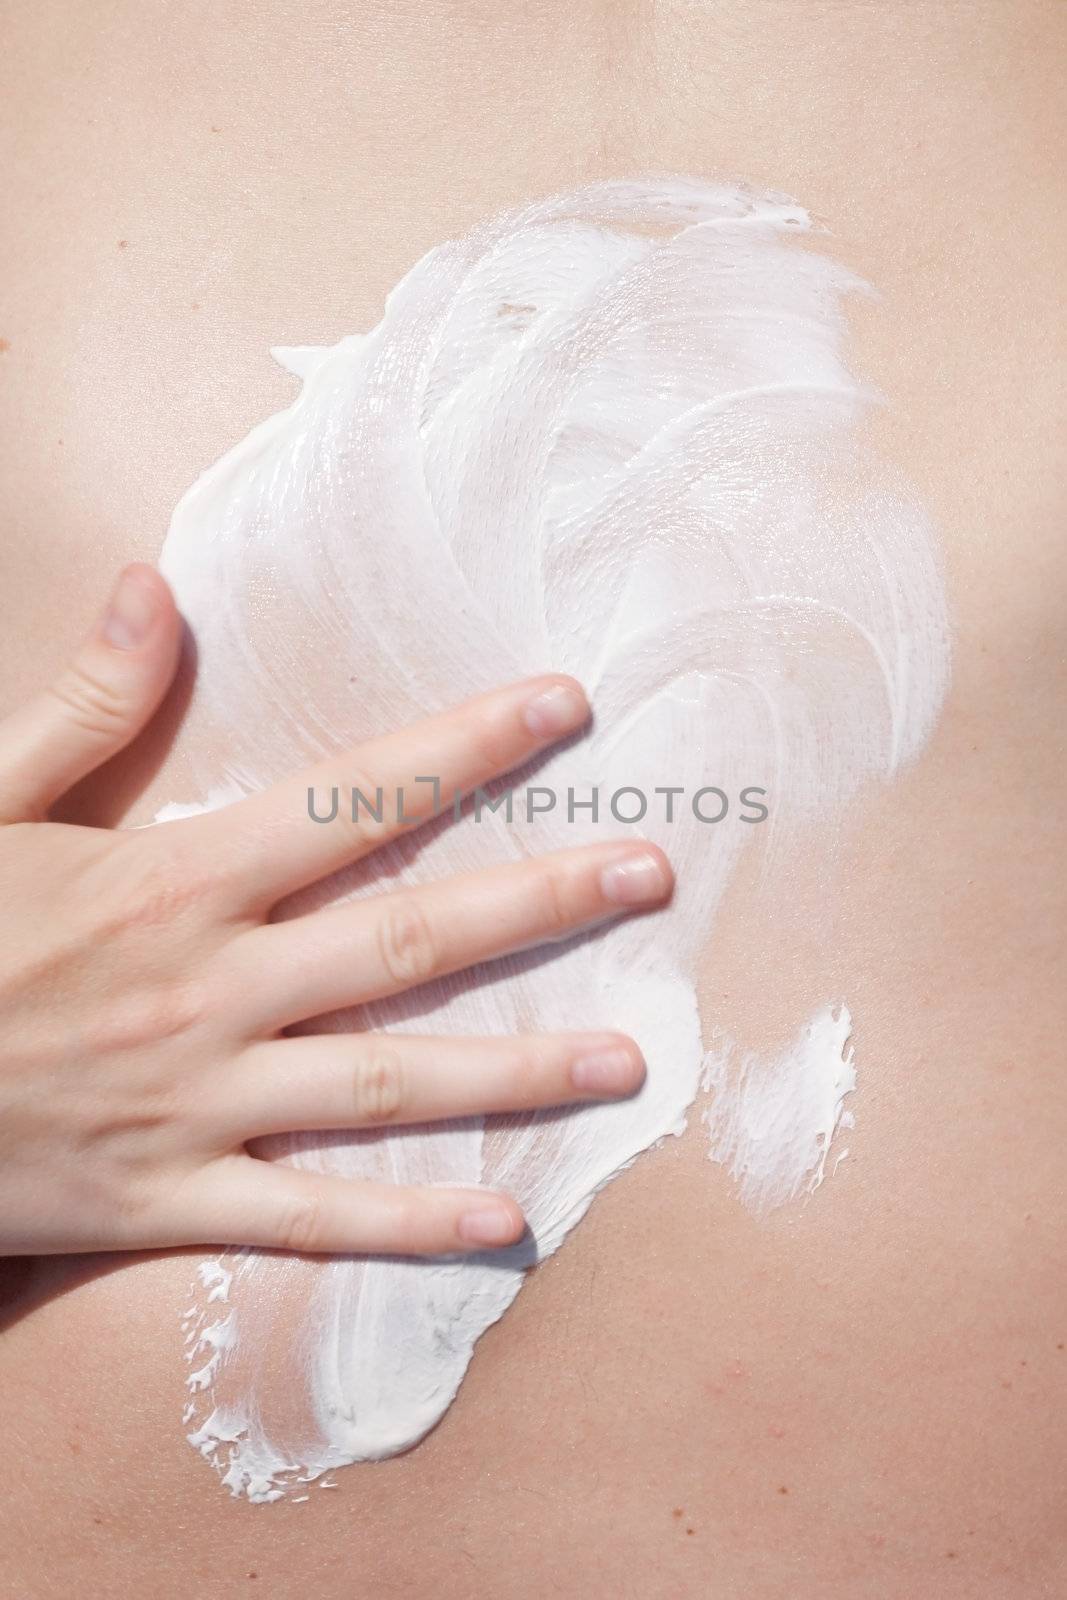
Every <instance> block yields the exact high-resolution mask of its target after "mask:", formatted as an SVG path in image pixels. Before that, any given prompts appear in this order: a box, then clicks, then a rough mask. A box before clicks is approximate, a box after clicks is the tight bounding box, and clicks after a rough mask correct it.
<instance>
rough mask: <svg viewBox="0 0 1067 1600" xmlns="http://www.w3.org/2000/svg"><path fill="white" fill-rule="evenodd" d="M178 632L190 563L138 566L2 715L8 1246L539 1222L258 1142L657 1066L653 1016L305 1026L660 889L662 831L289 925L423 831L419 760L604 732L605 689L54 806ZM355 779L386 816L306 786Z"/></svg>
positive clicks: (1, 1223)
mask: <svg viewBox="0 0 1067 1600" xmlns="http://www.w3.org/2000/svg"><path fill="white" fill-rule="evenodd" d="M179 638H180V619H179V617H178V613H177V611H176V609H175V606H174V601H173V599H172V597H171V594H170V590H169V589H168V587H167V585H166V583H165V582H164V580H163V579H162V578H161V577H160V576H159V574H158V573H156V572H155V571H154V570H153V569H152V568H151V567H147V566H141V565H137V566H133V567H130V568H127V569H126V571H125V572H124V573H123V575H122V578H121V579H120V583H119V586H118V588H117V590H116V593H115V596H114V598H113V601H112V606H111V609H110V611H109V612H108V614H107V616H106V617H105V619H104V620H103V621H102V622H101V623H100V624H99V626H98V627H97V628H96V630H95V631H94V632H93V634H92V635H91V637H90V638H89V639H88V641H87V642H86V643H85V644H84V645H83V647H82V649H81V651H80V653H79V654H78V655H77V657H76V659H75V660H74V662H73V663H72V665H71V666H70V667H68V668H67V670H66V671H65V673H64V674H63V675H62V677H61V678H60V680H59V682H58V683H57V684H55V685H54V686H53V687H52V688H50V689H48V690H46V691H44V692H43V693H42V694H41V695H39V696H38V697H37V698H36V699H35V700H34V701H32V702H31V703H30V704H28V705H26V706H24V707H23V708H21V709H19V710H18V711H16V712H15V713H14V714H13V715H11V716H10V717H8V718H7V719H6V720H5V721H3V722H0V1255H5V1254H7V1255H11V1254H43V1253H48V1252H57V1251H87V1250H135V1249H147V1248H156V1247H165V1246H177V1245H188V1244H231V1243H232V1244H251V1245H259V1246H264V1247H268V1246H273V1247H278V1248H282V1249H291V1250H300V1251H312V1252H314V1251H343V1252H349V1251H352V1252H388V1253H390V1254H420V1255H421V1254H433V1253H439V1252H448V1251H457V1250H470V1249H485V1248H487V1247H493V1246H501V1245H507V1244H511V1243H514V1242H515V1241H516V1240H517V1239H518V1238H519V1237H520V1236H521V1234H522V1231H523V1227H524V1222H523V1217H522V1213H521V1211H520V1210H519V1207H518V1206H517V1205H516V1203H515V1202H514V1200H513V1199H511V1198H509V1197H507V1196H504V1195H501V1194H497V1193H495V1192H493V1191H489V1190H483V1189H473V1188H472V1189H458V1188H457V1189H448V1188H421V1189H420V1188H401V1187H398V1186H392V1185H388V1184H377V1183H370V1182H358V1181H355V1180H349V1179H344V1178H340V1177H329V1176H322V1175H319V1174H315V1173H310V1172H306V1171H299V1170H296V1169H294V1168H290V1167H287V1166H282V1165H278V1164H275V1163H272V1162H269V1161H263V1160H260V1159H257V1158H256V1157H254V1156H252V1155H251V1154H249V1152H248V1149H247V1148H246V1146H247V1143H248V1142H249V1141H251V1140H254V1139H255V1138H256V1137H258V1136H260V1135H265V1134H270V1133H282V1132H294V1131H297V1130H300V1129H328V1128H359V1127H379V1128H380V1127H383V1126H386V1125H388V1126H394V1125H398V1124H402V1123H405V1122H412V1123H420V1122H425V1121H428V1120H432V1119H435V1118H443V1117H462V1116H471V1115H475V1114H478V1113H482V1112H491V1111H513V1110H528V1109H533V1108H535V1107H539V1106H548V1105H554V1104H562V1103H566V1102H573V1101H580V1100H589V1099H611V1098H616V1097H618V1096H621V1095H625V1094H628V1093H632V1092H633V1091H634V1090H635V1089H637V1088H638V1087H639V1086H640V1083H641V1081H642V1079H643V1076H644V1067H643V1063H642V1060H641V1056H640V1052H639V1050H638V1048H637V1046H636V1045H635V1044H634V1043H633V1041H632V1040H629V1039H627V1038H625V1037H624V1036H621V1035H618V1034H604V1033H589V1034H581V1033H569V1034H556V1035H548V1034H546V1035H538V1036H529V1037H524V1038H493V1039H460V1038H441V1039H433V1038H425V1037H413V1036H401V1035H398V1034H387V1035H386V1034H372V1033H354V1034H336V1033H331V1034H315V1035H305V1036H301V1037H291V1036H286V1035H285V1034H284V1033H283V1031H282V1030H284V1029H285V1028H287V1027H289V1026H291V1025H293V1024H295V1023H297V1022H300V1021H304V1020H306V1019H308V1018H310V1017H315V1016H319V1015H322V1014H324V1013H326V1012H330V1011H334V1010H340V1009H342V1008H345V1007H349V1006H354V1005H359V1004H361V1003H363V1002H366V1001H368V1000H372V999H378V998H382V997H384V996H387V995H392V994H396V993H399V992H401V991H402V990H405V989H409V988H412V987H414V986H416V985H417V984H420V983H423V982H426V981H427V980H429V979H431V978H435V977H439V976H441V975H442V974H445V973H449V972H454V971H456V970H457V969H460V968H463V967H467V966H470V965H473V964H475V963H477V962H480V961H484V960H487V959H490V958H492V957H494V956H499V955H502V954H504V953H505V952H507V951H511V950H515V949H518V948H523V947H526V946H529V945H533V944H537V943H540V942H542V941H545V940H550V939H556V938H560V937H564V936H567V935H569V934H571V933H574V932H576V931H577V930H579V929H581V928H583V927H586V926H589V925H591V924H594V923H596V922H599V921H602V920H603V919H605V918H606V917H609V916H612V915H614V914H617V913H619V912H621V911H624V910H626V909H628V908H635V907H642V906H650V905H655V904H658V903H660V902H662V901H663V900H664V899H666V897H667V895H668V894H669V892H670V884H671V875H670V868H669V866H668V865H667V862H666V860H665V858H664V857H663V855H662V853H661V852H659V851H658V850H656V849H655V848H654V847H652V846H651V845H649V844H648V843H647V842H645V841H635V842H634V843H625V842H623V843H620V842H615V843H611V844H604V845H594V846H587V847H583V848H578V849H574V850H567V851H560V852H557V853H555V854H552V855H547V856H544V857H541V858H539V859H531V860H528V861H524V862H522V863H519V864H514V865H508V866H504V867H495V868H491V869H487V870H485V871H481V872H476V873H470V874H467V875H464V876H460V877H454V878H450V879H447V880H445V881H442V882H438V883H432V884H427V885H425V886H423V887H420V888H418V889H402V890H398V891H394V892H391V893H384V894H381V895H378V896H376V897H374V898H370V899H364V900H360V901H358V902H356V903H353V904H343V905H337V906H332V907H328V908H325V909H322V910H319V911H315V912H313V913H310V914H306V915H302V916H296V917H292V918H289V919H288V920H284V921H277V922H271V921H270V920H269V919H270V915H271V912H272V909H273V908H274V906H275V905H277V904H278V903H279V902H280V901H282V900H284V899H285V897H286V896H288V895H290V894H291V893H293V892H294V891H295V890H297V889H299V888H301V887H303V886H305V885H307V884H310V883H313V882H316V881H317V880H319V879H321V878H325V877H327V876H328V875H329V874H331V873H333V872H335V871H337V870H338V869H340V868H341V867H344V866H347V865H348V864H349V863H351V862H353V861H356V860H358V859H360V858H361V857H363V856H365V855H367V854H368V853H369V852H370V851H371V850H373V849H374V848H375V847H376V846H377V845H379V844H381V843H383V842H384V841H385V840H387V839H389V838H392V837H395V836H396V835H397V834H398V833H399V832H401V831H402V829H403V828H404V826H405V824H404V823H403V822H401V821H399V820H398V818H397V816H396V814H395V810H396V808H395V806H394V807H392V808H390V805H389V797H390V796H395V795H396V793H397V789H398V787H400V786H404V788H405V799H404V807H405V814H406V817H407V818H411V817H414V816H421V817H428V816H429V815H430V814H431V808H432V805H433V799H434V796H433V792H432V789H431V787H430V786H428V785H421V786H420V785H416V784H414V782H413V780H414V777H415V775H416V774H420V773H433V774H435V775H437V776H439V778H440V784H441V792H442V793H444V794H447V795H451V794H454V793H456V792H457V791H464V792H467V791H470V790H471V789H473V788H475V787H477V786H480V785H482V784H484V783H486V782H487V781H488V780H489V779H490V778H491V777H493V776H496V775H498V774H500V773H501V772H503V771H506V770H507V769H508V768H510V767H513V766H517V765H519V764H520V763H522V762H524V761H526V760H527V759H529V758H530V757H531V756H532V755H534V754H535V753H536V752H537V751H538V750H540V749H543V748H545V747H546V746H548V745H549V744H551V743H552V742H553V741H554V740H556V739H559V738H561V737H562V736H564V735H566V734H569V733H572V732H574V731H575V730H576V729H577V728H579V727H580V726H581V725H582V724H583V723H584V722H585V720H586V718H587V716H588V706H587V703H586V701H585V698H584V695H583V694H582V691H581V690H580V688H579V687H578V685H577V684H576V683H574V682H573V680H571V679H567V678H556V677H542V678H536V679H532V680H530V681H528V682H525V683H519V684H514V685H512V686H510V687H508V688H505V689H501V690H499V691H496V692H494V693H491V694H486V695H482V696H480V697H479V698H477V699H475V700H472V701H469V702H468V703H467V704H465V705H463V706H461V707H459V708H458V709H456V710H453V711H449V712H446V713H445V714H443V715H441V716H435V717H431V718H428V719H426V720H425V721H422V722H420V723H417V724H415V725H414V726H413V727H410V728H407V729H405V730H403V731H402V732H400V733H396V734H390V735H386V736H383V737H381V738H376V739H374V740H372V741H370V742H367V743H364V744H363V745H361V746H359V747H358V748H357V749H355V750H354V751H352V752H349V753H346V754H345V753H343V754H340V755H338V757H337V758H336V759H331V760H329V761H326V762H323V763H321V764H320V765H318V766H316V767H312V768H309V769H307V770H305V771H304V772H301V773H298V774H295V775H294V776H292V777H291V778H289V779H287V780H285V781H284V782H282V783H280V784H278V785H276V786H275V787H274V788H272V789H270V790H267V791H264V792H263V793H260V794H256V795H252V796H249V797H248V798H247V799H244V800H241V801H239V802H237V803H236V804H234V805H232V806H228V807H226V808H225V809H223V810H220V811H216V812H212V813H208V814H205V815H203V816H197V817H192V818H187V819H184V820H181V821H174V822H168V823H163V824H160V825H157V826H154V827H151V828H144V829H126V830H121V829H120V830H110V829H99V828H88V827H78V826H71V825H68V824H65V823H58V822H54V821H50V820H47V813H48V810H49V808H50V807H51V806H53V805H54V804H55V802H56V801H57V800H58V798H59V797H60V796H61V795H62V794H63V793H64V792H65V791H66V790H67V789H69V788H70V787H71V786H72V785H73V784H74V783H76V782H77V781H78V780H79V779H81V778H82V777H84V776H86V775H87V774H88V773H89V772H91V771H93V770H95V769H96V768H97V767H98V766H100V765H101V764H102V763H103V762H104V761H105V760H107V759H108V758H109V757H111V756H113V755H114V754H116V753H117V752H118V751H119V750H121V749H122V748H124V747H125V746H126V745H127V744H128V743H129V742H130V741H131V740H132V739H133V737H134V735H135V734H137V733H138V732H139V731H140V730H141V729H142V728H143V727H144V726H145V725H146V724H147V723H148V722H149V721H150V719H151V717H152V715H153V714H154V712H155V710H156V709H157V707H158V705H159V703H160V701H161V700H162V698H163V695H164V694H165V692H166V689H167V687H168V685H169V684H170V682H171V679H172V677H173V675H174V671H175V668H176V664H177V658H178V649H179ZM357 774H358V776H357ZM342 778H343V780H344V781H343V788H344V791H345V792H346V793H347V792H348V790H349V789H350V788H351V787H353V786H355V787H358V788H359V789H360V790H361V791H362V792H363V793H364V794H365V795H368V796H373V795H374V793H375V790H376V789H377V788H378V787H379V786H381V788H382V790H383V795H384V797H385V808H384V813H383V818H382V821H381V822H380V823H379V822H377V821H375V820H373V819H372V818H371V817H369V816H368V815H367V813H366V811H365V809H364V810H363V811H362V814H361V815H360V818H359V820H358V821H357V822H354V823H353V822H350V821H349V820H348V819H347V818H346V816H345V814H344V810H343V809H342V811H341V813H340V814H339V817H338V819H337V820H335V821H334V822H332V823H329V824H326V825H321V826H317V825H315V824H314V823H312V822H311V821H310V820H309V817H308V814H307V790H308V788H309V787H314V788H315V790H316V791H317V792H322V791H323V790H326V791H327V792H328V791H329V789H330V788H331V787H333V786H334V785H339V784H340V781H341V779H342ZM420 807H421V808H422V809H421V810H420V809H419V808H420Z"/></svg>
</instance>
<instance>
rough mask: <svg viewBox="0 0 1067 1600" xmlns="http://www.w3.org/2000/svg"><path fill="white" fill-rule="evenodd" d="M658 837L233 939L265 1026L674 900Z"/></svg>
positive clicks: (249, 1017)
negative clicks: (624, 913) (620, 914)
mask: <svg viewBox="0 0 1067 1600" xmlns="http://www.w3.org/2000/svg"><path fill="white" fill-rule="evenodd" d="M671 883H672V877H671V869H670V866H669V864H668V862H667V858H666V856H665V855H664V854H663V852H662V850H659V849H657V848H656V846H655V845H651V844H649V843H648V841H647V840H640V841H634V842H633V843H626V844H620V843H619V842H617V841H616V842H615V843H614V844H596V845H587V846H584V847H582V848H579V849H575V850H559V851H555V852H553V853H552V854H550V855H544V856H536V857H532V858H530V859H529V860H526V861H521V862H515V863H510V864H508V865H506V866H500V867H491V868H488V869H487V870H486V871H484V872H471V873H467V874H465V875H463V876H461V877H453V878H445V879H443V880H441V881H439V882H437V883H431V884H426V885H423V886H420V887H419V888H417V889H402V890H398V891H396V892H395V893H392V894H382V895H377V896H375V897H374V898H372V899H367V900H361V901H357V902H355V903H354V904H348V905H343V906H332V907H330V908H329V909H327V910H325V911H318V912H313V913H311V914H310V915H308V916H305V917H294V918H291V919H290V920H289V921H286V922H275V923H268V924H266V925H265V926H262V927H258V928H253V929H251V930H249V931H248V932H246V933H243V934H241V935H240V936H239V938H238V939H237V940H236V941H235V945H234V946H233V947H231V948H232V950H233V954H234V958H235V960H236V962H237V965H238V968H239V969H243V972H242V971H240V970H239V972H238V974H237V978H238V990H239V992H240V993H242V994H245V995H247V996H248V997H249V999H248V1002H247V1008H246V1009H245V1012H244V1021H245V1024H246V1026H247V1027H248V1028H249V1029H250V1030H251V1031H252V1032H253V1033H257V1034H262V1033H275V1032H277V1031H278V1029H280V1028H284V1027H287V1026H289V1025H290V1024H291V1023H294V1022H301V1021H304V1020H306V1019H307V1018H309V1017H317V1016H321V1015H323V1014H324V1013H326V1012H330V1011H339V1010H342V1009H346V1008H348V1007H349V1006H358V1005H363V1004H365V1003H366V1002H367V1001H368V1000H382V999H385V998H386V997H388V996H389V995H394V994H398V993H400V992H401V991H403V990H405V989H413V988H415V987H416V986H417V985H419V984H421V983H427V982H429V981H430V980H431V979H433V978H440V977H444V976H445V975H446V974H447V973H450V972H457V971H460V970H461V969H462V968H464V967H471V966H475V965H476V964H477V963H478V962H481V961H488V960H491V959H493V958H495V957H498V956H502V955H507V954H509V953H511V952H512V951H515V950H521V949H526V948H528V947H529V946H531V945H537V944H542V943H545V942H546V941H548V940H552V939H560V938H564V937H566V936H568V935H570V934H573V933H576V932H578V931H579V930H580V929H582V928H585V927H588V926H589V925H591V924H593V923H597V922H601V921H603V920H604V919H605V918H607V917H610V916H616V915H618V914H619V913H620V912H623V911H627V910H636V909H640V908H642V907H645V908H647V907H650V906H654V905H657V904H659V903H661V902H662V901H664V900H666V898H667V896H668V895H669V894H670V890H671Z"/></svg>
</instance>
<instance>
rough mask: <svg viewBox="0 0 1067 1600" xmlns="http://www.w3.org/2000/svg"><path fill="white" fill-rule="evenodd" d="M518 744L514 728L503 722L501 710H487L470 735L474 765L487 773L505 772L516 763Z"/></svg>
mask: <svg viewBox="0 0 1067 1600" xmlns="http://www.w3.org/2000/svg"><path fill="white" fill-rule="evenodd" d="M517 745H518V740H517V737H516V733H515V730H514V728H513V727H511V726H505V725H504V724H503V722H502V720H501V717H500V713H499V711H485V712H483V713H482V718H481V721H480V722H479V723H478V724H477V725H476V726H475V727H474V728H473V729H472V731H471V735H470V753H471V757H472V766H474V767H476V768H477V769H478V770H479V771H480V772H485V773H497V772H504V771H506V770H507V769H508V768H509V767H511V766H514V764H515V759H516V755H517V753H518V750H517Z"/></svg>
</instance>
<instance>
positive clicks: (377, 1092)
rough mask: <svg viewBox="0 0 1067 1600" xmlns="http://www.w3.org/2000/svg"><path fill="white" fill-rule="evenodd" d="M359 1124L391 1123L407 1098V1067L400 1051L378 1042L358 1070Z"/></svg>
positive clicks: (356, 1096) (356, 1075)
mask: <svg viewBox="0 0 1067 1600" xmlns="http://www.w3.org/2000/svg"><path fill="white" fill-rule="evenodd" d="M353 1099H354V1103H355V1113H356V1125H357V1127H358V1126H361V1125H364V1124H368V1123H370V1124H373V1123H383V1122H391V1121H393V1120H394V1119H395V1118H396V1117H398V1116H399V1114H400V1112H401V1111H402V1109H403V1107H404V1104H405V1102H406V1099H407V1095H406V1092H405V1073H404V1064H403V1061H402V1059H401V1056H400V1052H399V1051H398V1050H395V1049H393V1048H392V1047H391V1046H389V1045H385V1044H379V1043H375V1044H373V1045H372V1046H371V1049H370V1051H369V1053H368V1054H367V1055H366V1057H365V1058H364V1059H363V1060H361V1061H360V1062H359V1064H358V1065H357V1067H356V1073H355V1083H354V1095H353Z"/></svg>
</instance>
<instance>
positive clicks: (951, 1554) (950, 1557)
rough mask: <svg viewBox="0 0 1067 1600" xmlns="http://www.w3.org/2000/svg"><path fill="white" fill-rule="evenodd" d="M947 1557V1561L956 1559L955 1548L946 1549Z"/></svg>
mask: <svg viewBox="0 0 1067 1600" xmlns="http://www.w3.org/2000/svg"><path fill="white" fill-rule="evenodd" d="M945 1559H946V1560H947V1561H955V1559H956V1552H955V1550H946V1551H945Z"/></svg>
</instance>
